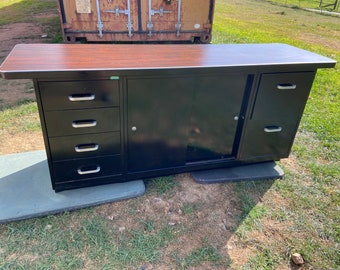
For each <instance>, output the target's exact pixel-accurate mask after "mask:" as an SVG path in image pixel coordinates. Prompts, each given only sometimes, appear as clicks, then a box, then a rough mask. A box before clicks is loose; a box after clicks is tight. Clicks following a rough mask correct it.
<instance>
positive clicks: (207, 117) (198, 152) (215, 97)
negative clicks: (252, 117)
mask: <svg viewBox="0 0 340 270" xmlns="http://www.w3.org/2000/svg"><path fill="white" fill-rule="evenodd" d="M247 76H248V74H233V73H232V74H216V75H207V76H199V77H195V78H193V81H194V83H193V87H194V98H193V101H192V105H191V106H192V110H191V113H190V123H189V131H188V132H189V140H188V152H187V161H188V162H193V161H202V160H209V159H219V158H225V157H227V156H230V155H231V154H232V150H233V144H234V139H235V133H236V127H237V123H238V119H236V120H235V117H237V118H241V116H240V109H241V104H242V98H243V94H244V91H245V88H246V82H247Z"/></svg>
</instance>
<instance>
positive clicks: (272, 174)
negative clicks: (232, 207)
mask: <svg viewBox="0 0 340 270" xmlns="http://www.w3.org/2000/svg"><path fill="white" fill-rule="evenodd" d="M191 175H192V176H193V178H194V180H195V181H196V182H198V183H200V184H214V183H225V182H235V181H254V180H270V179H281V178H282V177H283V175H284V172H283V171H282V169H281V168H280V167H279V166H277V165H276V163H275V162H274V161H269V162H263V163H257V164H250V165H245V166H238V167H233V168H224V169H215V170H205V171H197V172H193V173H191Z"/></svg>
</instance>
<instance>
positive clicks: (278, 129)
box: [264, 126, 282, 133]
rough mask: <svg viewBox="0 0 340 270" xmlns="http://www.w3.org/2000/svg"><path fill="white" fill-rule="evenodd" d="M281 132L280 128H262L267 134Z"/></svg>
mask: <svg viewBox="0 0 340 270" xmlns="http://www.w3.org/2000/svg"><path fill="white" fill-rule="evenodd" d="M281 131H282V127H279V126H267V127H265V128H264V132H267V133H274V132H281Z"/></svg>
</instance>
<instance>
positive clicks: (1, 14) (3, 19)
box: [0, 0, 57, 26]
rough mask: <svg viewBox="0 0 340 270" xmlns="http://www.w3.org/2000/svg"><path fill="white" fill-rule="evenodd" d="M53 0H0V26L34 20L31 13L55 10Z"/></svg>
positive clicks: (55, 2)
mask: <svg viewBox="0 0 340 270" xmlns="http://www.w3.org/2000/svg"><path fill="white" fill-rule="evenodd" d="M56 9H57V1H54V0H4V1H1V2H0V26H1V25H4V24H8V23H14V22H16V23H18V22H35V21H36V20H37V19H36V18H34V17H33V16H32V14H41V13H46V12H54V13H55V12H56Z"/></svg>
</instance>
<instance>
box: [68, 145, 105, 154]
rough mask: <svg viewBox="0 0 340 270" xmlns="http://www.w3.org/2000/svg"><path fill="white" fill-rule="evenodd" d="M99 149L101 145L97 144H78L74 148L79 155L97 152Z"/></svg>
mask: <svg viewBox="0 0 340 270" xmlns="http://www.w3.org/2000/svg"><path fill="white" fill-rule="evenodd" d="M98 148H99V145H98V144H96V143H91V144H78V145H76V146H75V147H74V150H75V151H76V152H77V153H82V152H92V151H97V150H98Z"/></svg>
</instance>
